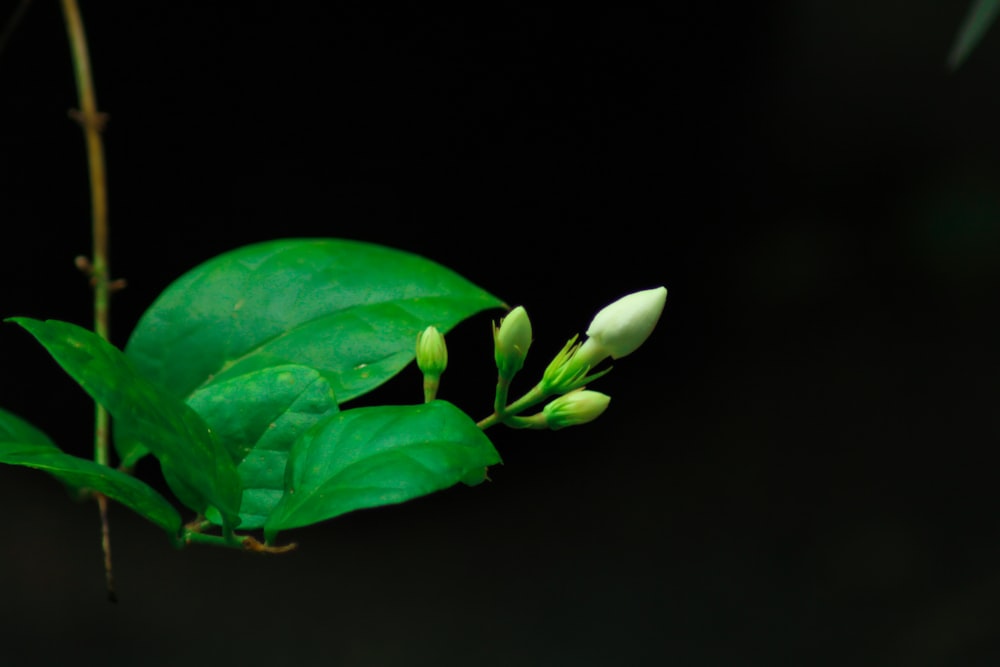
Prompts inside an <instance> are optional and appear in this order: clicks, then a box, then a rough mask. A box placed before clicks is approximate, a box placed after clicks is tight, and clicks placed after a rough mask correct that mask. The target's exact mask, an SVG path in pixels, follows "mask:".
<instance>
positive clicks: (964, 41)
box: [948, 0, 1000, 69]
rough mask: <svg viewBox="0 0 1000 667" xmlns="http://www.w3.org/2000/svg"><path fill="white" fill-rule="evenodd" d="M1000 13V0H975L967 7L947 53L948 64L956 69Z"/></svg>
mask: <svg viewBox="0 0 1000 667" xmlns="http://www.w3.org/2000/svg"><path fill="white" fill-rule="evenodd" d="M998 14H1000V0H975V2H973V4H972V7H970V8H969V11H968V13H966V15H965V19H963V21H962V25H961V26H960V27H959V29H958V34H957V35H956V36H955V41H954V43H953V44H952V47H951V52H950V53H949V54H948V66H949V67H951V68H952V69H957V68H958V67H959V66H960V65H961V64H962V63H963V62H965V60H966V58H968V57H969V54H970V53H971V52H972V50H973V49H974V48H975V47H976V45H977V44H979V42H980V41H981V40H982V39H983V35H985V34H986V31H987V29H989V27H990V26H991V25H992V24H993V22H994V21H995V20H996V18H997V15H998Z"/></svg>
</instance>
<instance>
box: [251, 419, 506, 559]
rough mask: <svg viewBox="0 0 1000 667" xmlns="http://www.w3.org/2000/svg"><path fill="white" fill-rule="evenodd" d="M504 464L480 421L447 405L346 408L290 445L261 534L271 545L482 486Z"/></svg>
mask: <svg viewBox="0 0 1000 667" xmlns="http://www.w3.org/2000/svg"><path fill="white" fill-rule="evenodd" d="M499 462H500V456H499V454H497V452H496V450H495V449H494V448H493V445H492V443H491V442H490V440H489V438H487V437H486V435H485V434H484V433H483V432H482V431H481V430H480V429H479V428H478V427H477V426H476V424H475V422H473V421H472V419H470V418H469V416H468V415H466V414H465V413H464V412H462V411H461V410H459V409H458V408H456V407H455V406H453V405H452V404H450V403H447V402H445V401H433V402H431V403H427V404H424V405H408V406H382V407H374V408H356V409H354V410H347V411H344V412H341V413H339V414H336V415H334V416H333V417H330V418H328V419H326V420H325V421H323V422H321V423H320V424H318V425H317V426H315V427H314V428H313V429H312V430H310V431H308V432H307V433H306V434H305V435H303V436H302V437H301V438H300V439H299V440H298V441H297V442H296V443H295V444H294V445H293V447H292V451H291V455H290V457H289V460H288V471H287V473H286V477H285V495H284V497H283V498H282V499H281V502H279V503H278V505H277V507H275V509H274V511H273V512H272V513H271V516H270V518H269V519H268V520H267V523H266V525H265V526H264V534H265V537H266V538H267V539H268V540H273V539H274V537H275V535H277V533H278V531H281V530H286V529H289V528H297V527H301V526H306V525H309V524H313V523H317V522H319V521H324V520H326V519H331V518H333V517H336V516H339V515H341V514H344V513H346V512H350V511H353V510H357V509H362V508H366V507H377V506H379V505H389V504H393V503H400V502H403V501H405V500H410V499H412V498H416V497H418V496H422V495H425V494H428V493H432V492H434V491H439V490H441V489H445V488H448V487H450V486H453V485H454V484H457V483H458V482H465V483H472V484H474V483H478V482H480V481H482V480H483V478H484V475H485V471H486V467H487V466H490V465H493V464H495V463H499Z"/></svg>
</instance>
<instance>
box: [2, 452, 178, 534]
mask: <svg viewBox="0 0 1000 667" xmlns="http://www.w3.org/2000/svg"><path fill="white" fill-rule="evenodd" d="M0 463H7V464H10V465H20V466H27V467H29V468H35V469H37V470H44V471H45V472H47V473H49V474H50V475H52V476H53V477H55V478H56V479H58V480H59V481H61V482H63V483H65V484H68V485H69V486H71V487H74V488H80V489H90V490H92V491H96V492H98V493H103V494H104V495H106V496H107V497H108V498H111V499H112V500H115V501H117V502H119V503H121V504H122V505H125V506H126V507H128V508H130V509H132V510H133V511H135V512H136V513H138V514H140V515H141V516H144V517H146V518H147V519H149V520H150V521H152V522H153V523H154V524H156V525H157V526H159V527H160V528H163V530H165V531H167V532H168V533H170V534H171V535H174V536H176V535H177V534H178V533H179V532H180V529H181V516H180V514H178V513H177V510H176V509H174V507H173V506H172V505H171V504H170V503H169V502H167V500H166V499H165V498H164V497H163V496H161V495H160V494H159V493H157V492H156V491H155V490H154V489H153V488H152V487H150V486H148V485H147V484H145V483H144V482H141V481H139V480H137V479H136V478H134V477H130V476H129V475H126V474H125V473H123V472H119V471H117V470H115V469H114V468H109V467H107V466H104V465H100V464H98V463H95V462H93V461H90V460H87V459H81V458H78V457H76V456H70V455H69V454H66V453H64V452H61V451H59V449H57V448H56V447H55V446H54V445H51V444H39V443H31V442H23V441H22V442H18V441H8V440H7V438H6V436H4V435H2V434H0Z"/></svg>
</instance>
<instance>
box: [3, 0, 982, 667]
mask: <svg viewBox="0 0 1000 667" xmlns="http://www.w3.org/2000/svg"><path fill="white" fill-rule="evenodd" d="M662 4H668V8H665V9H651V8H645V9H638V8H629V7H618V6H615V7H611V6H604V7H597V8H593V9H587V10H584V9H582V8H580V7H576V8H570V9H562V8H553V7H547V6H538V5H535V4H532V3H525V4H520V5H519V4H507V5H496V4H489V5H483V6H480V5H477V6H476V8H475V9H474V10H468V9H467V10H444V9H427V8H423V7H419V6H416V5H410V6H403V5H400V6H387V7H379V6H376V5H375V3H315V4H313V3H278V2H265V1H261V2H243V3H207V2H172V3H158V2H143V3H97V2H84V3H83V5H82V10H83V13H84V19H85V21H86V23H87V28H88V31H89V37H90V41H91V50H92V58H93V67H94V72H95V78H96V84H97V89H98V101H99V105H100V107H101V109H102V110H104V111H107V112H109V113H110V115H111V122H110V125H109V126H108V130H107V133H106V135H105V140H106V148H107V159H108V169H109V174H108V175H109V183H110V197H111V219H112V267H113V273H114V275H115V277H124V278H126V279H127V280H128V281H129V287H128V288H127V289H126V290H125V291H123V292H122V293H120V294H119V295H117V296H116V297H115V301H114V311H113V312H114V316H113V317H114V323H113V334H112V338H113V342H115V343H116V344H118V345H123V344H124V343H125V341H126V339H127V336H128V332H129V331H130V330H131V328H132V326H134V324H135V322H136V320H137V319H138V317H139V316H140V314H141V313H142V311H143V310H144V309H145V308H146V307H147V306H148V305H149V304H150V303H151V301H152V300H153V299H154V298H155V296H156V295H157V294H158V293H159V291H161V290H162V289H163V288H164V287H166V286H167V285H168V284H169V283H170V281H171V280H173V279H174V278H176V277H177V276H179V275H180V274H181V273H183V272H184V271H186V270H188V269H190V268H192V267H193V266H195V265H197V264H198V263H200V262H202V261H204V260H206V259H208V258H209V257H211V256H213V255H215V254H218V253H220V252H223V251H225V250H228V249H231V248H234V247H237V246H240V245H244V244H246V243H250V242H254V241H259V240H264V239H271V238H279V237H306V236H340V237H349V238H355V239H362V240H365V241H371V242H375V243H383V244H387V245H391V246H395V247H398V248H401V249H404V250H409V251H412V252H416V253H419V254H423V255H425V256H427V257H429V258H431V259H434V260H436V261H439V262H441V263H442V264H445V265H447V266H449V267H451V268H453V269H455V270H457V271H458V272H460V273H462V274H463V275H465V276H466V277H468V278H470V279H471V280H472V281H474V282H476V283H478V284H479V285H481V286H483V287H485V288H486V289H488V290H490V291H491V292H493V293H495V294H497V295H498V296H500V297H502V298H504V299H505V300H507V301H508V302H510V303H512V304H518V303H520V304H523V305H525V306H526V308H527V309H528V312H529V313H530V314H531V318H532V322H533V324H534V329H535V339H536V341H535V345H534V347H533V350H532V355H531V357H529V364H528V368H527V370H526V371H525V373H526V374H529V377H530V373H535V374H537V373H539V372H540V371H541V369H542V368H543V367H544V364H545V363H546V362H547V360H548V358H549V357H550V356H551V355H552V354H554V353H555V351H556V350H558V348H559V347H560V346H561V345H562V343H563V342H564V341H565V339H566V338H568V337H569V336H570V335H572V334H573V333H575V332H577V331H579V330H581V329H583V328H585V327H586V324H587V323H588V322H589V320H590V318H591V317H592V315H593V314H594V313H595V312H596V310H597V309H598V308H599V307H600V306H602V305H604V304H605V303H607V302H609V301H611V300H613V299H614V298H617V297H618V296H621V295H622V294H624V293H627V292H631V291H634V290H637V289H643V288H647V287H653V286H656V285H660V284H663V285H666V286H667V287H668V288H669V290H670V296H669V298H668V300H667V307H666V310H665V312H664V315H663V319H662V321H661V322H660V325H659V327H658V328H657V330H656V331H655V332H654V334H653V336H652V338H651V339H650V340H649V341H648V343H647V344H646V345H645V346H644V347H643V348H641V349H640V350H639V351H638V352H636V353H635V354H634V355H633V356H631V357H629V358H626V359H623V360H621V361H619V362H617V363H616V367H615V370H614V371H613V372H612V373H611V374H610V375H609V376H607V377H606V378H604V379H602V380H601V381H600V383H599V386H598V385H595V387H594V388H595V389H600V390H602V391H605V392H606V393H609V394H611V395H612V396H613V401H612V403H611V408H610V409H609V411H608V412H607V413H606V414H605V415H604V416H603V417H602V418H601V419H600V420H598V421H597V422H595V423H593V424H590V425H588V426H585V427H580V428H578V429H567V430H565V431H560V432H557V433H547V432H546V433H536V432H513V431H504V430H495V431H491V435H493V438H494V441H495V444H496V445H497V447H498V449H500V451H501V454H502V455H503V456H504V459H505V465H504V466H502V467H498V468H496V469H494V471H493V473H492V477H493V482H492V483H489V484H485V485H482V486H479V487H475V488H455V489H451V490H449V491H446V492H443V493H440V494H436V495H434V496H430V497H426V498H423V499H420V500H417V501H414V502H411V503H407V504H405V505H400V506H395V507H388V508H381V509H376V510H367V511H362V512H357V513H354V514H351V515H347V516H344V517H341V518H339V519H336V520H333V521H330V522H327V523H324V524H320V525H318V526H315V527H312V528H309V529H303V530H299V531H295V532H294V535H293V537H294V539H296V540H297V541H298V542H299V543H300V549H299V550H298V551H297V552H295V553H293V554H291V555H286V556H279V557H260V556H255V555H249V554H241V553H236V552H231V551H228V550H216V549H212V548H208V547H192V548H188V549H185V550H181V551H175V550H173V549H172V547H171V546H170V545H169V543H168V541H167V539H166V538H165V537H164V536H163V535H162V533H160V532H159V531H158V529H157V528H155V527H153V526H152V525H149V524H147V523H145V522H144V521H143V520H142V519H140V518H138V517H136V516H134V515H132V514H131V513H129V512H128V511H127V510H124V509H122V508H120V507H117V506H115V507H113V508H112V515H111V518H112V532H113V544H114V557H115V567H116V573H117V578H118V589H119V596H120V598H121V602H120V603H119V604H118V605H111V604H108V603H106V602H105V601H104V593H103V577H102V570H101V555H100V550H99V541H98V522H97V513H96V510H95V509H94V508H93V507H92V506H91V505H89V504H82V505H81V504H74V503H73V502H71V501H70V500H68V499H67V497H66V494H65V493H64V492H63V490H62V488H61V487H60V486H59V485H58V484H56V483H55V482H52V481H50V480H48V479H47V478H46V477H45V476H44V475H43V474H42V473H39V472H37V471H32V470H23V469H18V468H3V469H0V503H2V504H3V507H4V511H3V520H4V527H5V531H4V538H3V540H2V541H0V565H2V567H0V609H2V611H0V640H2V647H3V648H2V651H3V655H4V658H3V661H4V664H10V665H21V664H25V665H27V664H68V662H67V661H72V662H73V663H76V664H97V663H98V662H100V664H106V665H117V664H138V663H140V662H141V663H142V664H144V665H200V664H210V663H214V661H222V660H224V661H225V662H227V663H228V662H239V663H242V664H264V663H276V662H280V663H283V664H285V663H287V664H292V663H293V662H295V663H296V664H323V665H348V666H353V665H359V666H368V665H465V664H477V665H590V664H594V665H653V664H657V665H660V664H670V665H684V666H687V665H771V666H773V665H908V666H931V665H935V666H936V665H949V666H951V665H963V666H966V665H995V664H997V662H998V661H1000V638H998V631H1000V602H998V599H1000V546H998V545H1000V540H998V521H1000V519H998V509H1000V500H998V498H1000V489H998V488H997V486H996V484H995V479H996V469H997V468H996V462H997V457H996V455H995V454H994V451H995V448H996V447H997V444H998V437H997V436H998V430H1000V429H998V424H997V418H996V414H997V413H996V405H997V403H996V400H997V399H996V397H997V381H998V380H997V378H998V373H997V370H998V365H997V361H998V360H997V352H996V348H997V336H996V328H995V327H994V325H993V323H992V316H993V314H994V311H995V304H996V301H997V298H996V293H997V287H998V286H1000V268H998V267H1000V264H998V261H997V257H998V255H997V250H998V245H1000V244H998V241H1000V185H998V184H1000V124H998V123H997V122H996V119H997V118H998V117H1000V108H998V107H1000V104H998V96H997V87H996V73H997V68H998V66H1000V35H997V34H992V35H987V38H986V39H985V41H984V42H983V44H982V45H981V47H980V48H979V49H977V51H976V52H975V53H974V54H973V56H972V58H971V59H970V60H969V61H968V62H967V63H966V64H965V65H964V66H963V67H962V68H961V69H959V70H958V71H957V72H954V73H952V72H949V71H948V70H947V68H946V67H945V56H946V54H947V51H948V48H949V46H950V43H951V40H952V37H953V36H954V33H955V31H956V29H957V27H958V25H959V23H960V21H961V18H962V16H963V13H964V12H965V10H966V7H965V4H966V3H963V2H953V1H951V0H948V1H944V0H940V1H932V0H919V1H913V2H907V3H898V2H877V3H872V2H860V1H853V0H852V1H849V2H837V3H822V2H812V1H807V2H803V1H798V2H791V1H789V2H765V3H745V5H749V6H744V3H730V4H731V5H732V6H727V5H726V4H725V3H662ZM15 6H16V4H15V3H14V2H13V1H11V0H5V1H4V2H3V3H0V7H2V9H3V12H2V17H0V18H6V17H7V16H9V15H11V14H12V13H13V10H14V8H15ZM994 32H995V30H994ZM75 104H76V102H75V89H74V82H73V78H72V69H71V65H70V60H69V54H68V50H67V46H66V36H65V30H64V28H63V24H62V20H61V16H60V13H59V8H58V5H57V3H55V2H52V1H48V0H47V1H43V0H36V1H35V2H34V3H33V4H32V6H31V8H30V10H29V11H28V12H27V14H26V15H25V17H24V19H23V21H22V22H21V24H20V25H19V26H18V27H17V29H16V31H15V32H14V33H13V34H12V35H11V37H10V39H9V41H8V43H7V46H6V49H5V50H4V51H3V52H2V53H0V225H2V228H3V236H2V238H3V249H4V252H3V261H2V264H0V272H2V274H0V280H2V291H0V315H3V316H9V315H28V316H33V317H40V318H50V317H51V318H58V319H64V320H69V321H73V322H76V323H80V324H88V323H89V321H90V310H89V309H90V306H89V291H88V288H87V286H86V284H85V281H84V280H83V278H82V277H81V276H80V275H79V274H78V273H77V271H76V269H75V268H74V267H73V258H74V257H75V256H76V255H78V254H86V253H87V252H88V251H89V244H90V240H89V238H90V232H89V218H88V216H89V203H88V202H89V200H88V191H87V180H86V166H85V165H86V163H85V156H84V152H83V142H82V139H81V135H80V131H79V128H78V127H77V126H75V125H74V124H73V123H72V122H70V121H69V120H68V119H67V116H66V113H67V109H69V108H70V107H72V106H74V105H75ZM492 316H493V315H492V314H482V315H480V316H476V317H474V318H472V319H470V320H469V321H467V322H465V323H463V324H462V325H460V326H459V327H458V328H456V330H455V331H454V332H453V334H452V335H451V336H449V342H450V346H451V352H452V354H451V359H452V367H451V369H450V370H449V371H448V373H447V374H446V376H445V381H444V387H443V389H442V397H444V398H450V399H452V400H454V401H455V402H456V403H458V404H459V405H460V406H462V407H464V408H466V409H467V410H469V412H470V413H472V414H473V415H474V416H477V417H478V416H483V414H480V413H485V412H486V411H488V410H487V408H488V406H489V403H490V401H491V396H492V375H491V373H492V371H491V363H492V362H491V353H492V350H491V341H490V339H489V323H490V319H491V317H492ZM0 372H2V378H3V382H2V384H0V405H3V406H4V407H5V408H7V409H9V410H11V411H13V412H15V413H17V414H20V415H22V416H24V417H25V418H27V419H29V420H30V421H32V422H33V423H35V424H37V425H39V426H41V427H42V428H43V429H44V430H46V431H47V432H48V433H49V434H50V435H52V436H53V438H54V439H55V440H56V441H57V442H58V443H59V444H60V445H61V446H62V447H63V448H64V449H66V450H67V451H70V452H72V453H75V454H79V455H82V456H87V455H88V452H89V450H90V447H91V445H90V436H89V430H90V423H91V421H90V420H91V411H92V408H91V407H90V405H89V403H88V400H87V398H86V396H85V395H84V394H83V392H82V391H80V390H79V389H78V388H77V387H76V386H75V385H74V384H73V383H72V382H71V381H70V380H68V378H66V377H65V376H64V375H63V374H62V373H61V371H59V369H58V368H57V367H56V366H55V365H54V364H53V363H52V362H51V361H50V360H49V359H48V357H47V356H46V355H45V354H44V352H43V351H41V350H40V348H38V346H37V345H35V344H34V342H33V341H32V340H30V338H29V337H28V336H27V335H26V334H24V332H22V331H20V330H18V329H17V328H16V327H14V326H13V325H5V326H4V327H2V328H0ZM529 381H530V379H527V378H526V379H525V380H524V382H525V383H527V382H529ZM419 382H420V379H419V374H418V373H416V371H414V370H413V369H412V368H411V369H407V370H406V371H404V372H403V373H401V374H400V376H398V377H397V378H396V379H395V380H394V381H393V382H392V383H391V384H390V385H389V386H387V387H385V396H386V397H387V400H388V401H390V402H391V401H409V400H418V392H419ZM449 392H451V393H449ZM140 472H141V473H142V475H143V477H144V478H145V479H148V480H150V481H151V482H152V483H154V484H157V485H162V482H161V480H159V478H158V477H157V475H158V473H157V471H156V470H155V469H154V468H151V467H147V468H146V469H144V470H141V471H140ZM161 488H162V486H161Z"/></svg>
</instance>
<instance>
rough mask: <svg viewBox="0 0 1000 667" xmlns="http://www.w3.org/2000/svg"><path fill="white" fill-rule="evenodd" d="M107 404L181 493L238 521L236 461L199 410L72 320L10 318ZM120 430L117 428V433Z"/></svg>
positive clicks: (198, 506)
mask: <svg viewBox="0 0 1000 667" xmlns="http://www.w3.org/2000/svg"><path fill="white" fill-rule="evenodd" d="M9 321H13V322H16V323H17V324H19V325H21V326H22V327H23V328H24V329H26V330H27V331H28V332H29V333H30V334H31V335H33V336H34V337H35V338H36V339H37V340H38V342H39V343H41V344H42V346H43V347H45V349H46V350H48V352H49V354H51V355H52V358H53V359H55V360H56V362H57V363H58V364H59V365H60V366H62V368H63V369H64V370H65V371H66V372H67V373H68V374H69V375H70V376H71V377H72V378H73V379H74V380H76V382H77V383H78V384H79V385H80V386H81V387H83V389H84V390H85V391H86V392H87V393H88V394H90V396H91V397H92V398H93V399H94V400H95V401H97V402H98V403H100V404H101V405H103V406H104V407H105V408H106V409H107V410H108V412H109V413H110V414H111V416H112V417H113V418H114V420H115V422H116V424H117V425H118V426H120V427H121V428H120V431H121V433H122V437H125V438H127V439H129V440H130V441H134V442H136V443H140V446H141V447H144V448H146V449H148V450H149V451H151V452H152V453H153V454H154V455H155V456H156V457H157V459H159V461H160V464H161V465H162V467H163V472H164V476H165V478H166V479H167V481H168V483H171V488H172V489H173V490H174V492H175V493H177V496H178V498H180V499H181V501H182V502H184V503H185V504H186V505H188V506H189V507H191V508H192V509H194V510H195V511H198V512H204V511H206V510H207V509H208V508H209V507H215V508H216V509H217V510H218V511H219V512H220V514H221V516H222V517H223V519H224V522H225V525H226V526H227V528H229V529H231V528H233V527H235V526H236V524H237V523H238V512H239V503H240V483H239V477H238V475H237V472H236V466H235V465H234V464H233V461H232V459H231V458H230V457H229V455H228V453H227V452H226V450H225V449H224V448H223V447H222V445H221V444H220V443H219V442H218V441H217V440H216V439H215V438H214V437H213V435H212V433H211V431H210V430H209V429H208V427H207V426H206V424H205V422H204V421H203V420H202V419H201V417H199V416H198V414H197V413H196V412H195V411H194V410H192V409H191V408H189V407H188V406H187V405H185V404H184V403H182V402H181V401H179V400H178V399H177V398H174V397H173V396H170V395H169V394H168V393H167V392H165V391H164V390H163V389H161V388H160V387H158V386H157V385H156V384H154V383H152V382H150V381H149V380H147V379H146V378H144V377H142V376H141V375H140V374H139V373H138V372H137V371H136V370H135V367H134V366H133V364H132V362H131V361H130V360H129V359H128V358H127V357H126V356H125V355H124V354H123V353H122V352H121V351H120V350H118V349H117V348H115V347H114V346H112V345H111V344H110V343H108V342H107V341H105V340H104V339H102V338H101V337H99V336H97V335H96V334H94V333H93V332H90V331H88V330H86V329H83V328H81V327H78V326H76V325H74V324H70V323H68V322H60V321H56V320H48V321H45V322H42V321H39V320H33V319H30V318H25V317H16V318H11V319H10V320H9ZM116 435H117V432H116Z"/></svg>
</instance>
